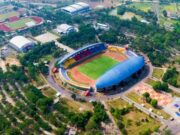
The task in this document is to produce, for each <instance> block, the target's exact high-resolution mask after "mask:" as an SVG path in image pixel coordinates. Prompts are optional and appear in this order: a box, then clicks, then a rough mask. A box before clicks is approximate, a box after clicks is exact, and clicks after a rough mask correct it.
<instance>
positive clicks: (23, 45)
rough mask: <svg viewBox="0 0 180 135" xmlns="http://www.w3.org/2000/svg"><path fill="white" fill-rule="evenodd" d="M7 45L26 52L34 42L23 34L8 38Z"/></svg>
mask: <svg viewBox="0 0 180 135" xmlns="http://www.w3.org/2000/svg"><path fill="white" fill-rule="evenodd" d="M9 45H10V46H11V47H12V48H14V49H15V50H17V51H19V52H27V51H28V50H30V49H31V48H33V47H34V45H35V42H33V41H32V40H29V39H27V38H25V37H23V36H15V37H13V38H12V39H11V40H10V42H9Z"/></svg>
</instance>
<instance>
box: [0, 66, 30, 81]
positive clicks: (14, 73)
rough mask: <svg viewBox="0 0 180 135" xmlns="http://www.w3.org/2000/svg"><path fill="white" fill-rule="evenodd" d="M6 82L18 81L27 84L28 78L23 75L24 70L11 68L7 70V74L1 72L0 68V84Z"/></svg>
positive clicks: (15, 67)
mask: <svg viewBox="0 0 180 135" xmlns="http://www.w3.org/2000/svg"><path fill="white" fill-rule="evenodd" d="M7 81H12V82H13V81H20V82H24V83H27V82H28V78H27V76H26V75H25V74H24V68H23V67H17V66H12V67H9V68H8V71H7V72H3V70H2V69H1V68H0V82H1V83H5V82H7Z"/></svg>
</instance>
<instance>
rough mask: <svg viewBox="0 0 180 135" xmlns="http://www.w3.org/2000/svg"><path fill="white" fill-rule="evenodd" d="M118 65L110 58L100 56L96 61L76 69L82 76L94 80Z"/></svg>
mask: <svg viewBox="0 0 180 135" xmlns="http://www.w3.org/2000/svg"><path fill="white" fill-rule="evenodd" d="M118 63H119V62H118V61H116V60H114V59H112V58H110V57H107V56H104V55H101V56H100V57H98V58H97V59H94V60H92V61H90V62H88V63H86V64H82V65H81V66H79V67H78V70H79V71H80V72H82V73H83V74H85V75H87V76H89V77H90V78H92V79H94V80H96V79H97V78H99V77H100V76H101V75H103V74H104V73H105V72H106V71H107V70H108V69H110V68H112V67H113V66H115V65H116V64H118Z"/></svg>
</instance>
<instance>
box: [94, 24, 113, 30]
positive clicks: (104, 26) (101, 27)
mask: <svg viewBox="0 0 180 135" xmlns="http://www.w3.org/2000/svg"><path fill="white" fill-rule="evenodd" d="M94 28H95V29H96V30H98V29H100V30H105V31H108V30H109V29H110V27H109V25H108V24H102V23H94Z"/></svg>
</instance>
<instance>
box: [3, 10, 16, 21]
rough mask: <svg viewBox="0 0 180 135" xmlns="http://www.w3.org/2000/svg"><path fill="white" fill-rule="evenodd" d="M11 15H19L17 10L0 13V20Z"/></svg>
mask: <svg viewBox="0 0 180 135" xmlns="http://www.w3.org/2000/svg"><path fill="white" fill-rule="evenodd" d="M13 16H19V12H15V11H14V12H9V13H6V14H0V20H5V19H7V18H10V17H13Z"/></svg>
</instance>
